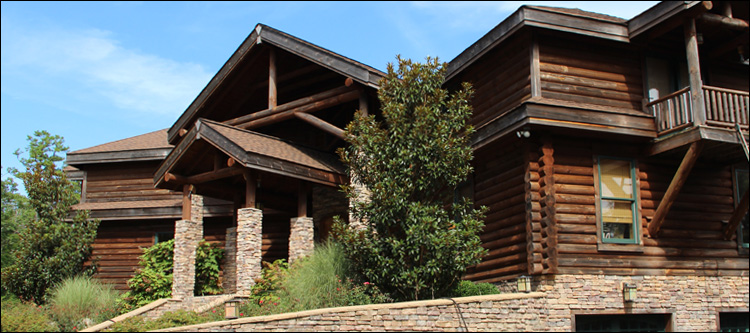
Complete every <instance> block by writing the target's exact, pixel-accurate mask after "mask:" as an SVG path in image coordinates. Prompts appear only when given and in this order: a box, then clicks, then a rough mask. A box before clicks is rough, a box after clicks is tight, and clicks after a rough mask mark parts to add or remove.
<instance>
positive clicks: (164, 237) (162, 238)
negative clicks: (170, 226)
mask: <svg viewBox="0 0 750 333" xmlns="http://www.w3.org/2000/svg"><path fill="white" fill-rule="evenodd" d="M172 239H174V232H157V233H156V234H154V244H158V243H161V242H166V241H169V240H172Z"/></svg>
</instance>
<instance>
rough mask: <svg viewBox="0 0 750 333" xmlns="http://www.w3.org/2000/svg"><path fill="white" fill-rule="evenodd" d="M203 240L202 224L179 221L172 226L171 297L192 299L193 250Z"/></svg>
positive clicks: (193, 277)
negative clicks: (172, 262)
mask: <svg viewBox="0 0 750 333" xmlns="http://www.w3.org/2000/svg"><path fill="white" fill-rule="evenodd" d="M202 238H203V223H202V222H199V221H191V220H179V221H177V222H175V225H174V266H173V267H174V271H173V275H172V279H173V283H172V297H173V298H175V299H185V298H190V297H193V293H194V290H195V250H196V249H197V248H198V243H199V242H200V240H201V239H202Z"/></svg>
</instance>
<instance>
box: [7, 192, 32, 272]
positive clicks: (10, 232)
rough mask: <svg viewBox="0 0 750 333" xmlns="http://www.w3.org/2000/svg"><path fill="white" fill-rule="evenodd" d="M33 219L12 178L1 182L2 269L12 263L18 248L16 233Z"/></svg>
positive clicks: (26, 202) (24, 198)
mask: <svg viewBox="0 0 750 333" xmlns="http://www.w3.org/2000/svg"><path fill="white" fill-rule="evenodd" d="M33 217H34V211H33V210H31V208H30V207H29V205H28V201H27V200H26V197H24V196H23V195H21V194H19V193H18V185H17V184H16V182H15V181H13V178H11V177H7V178H5V179H3V180H2V249H3V251H2V267H6V266H10V265H11V264H12V263H13V252H14V251H15V250H16V249H17V248H18V233H19V232H20V231H21V230H23V228H24V226H26V225H27V224H28V223H29V221H31V220H32V219H33Z"/></svg>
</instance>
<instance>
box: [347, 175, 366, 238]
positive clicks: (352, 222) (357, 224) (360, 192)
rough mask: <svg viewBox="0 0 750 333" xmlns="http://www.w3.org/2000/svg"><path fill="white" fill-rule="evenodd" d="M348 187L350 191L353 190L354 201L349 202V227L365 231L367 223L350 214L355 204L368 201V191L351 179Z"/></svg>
mask: <svg viewBox="0 0 750 333" xmlns="http://www.w3.org/2000/svg"><path fill="white" fill-rule="evenodd" d="M350 186H351V188H352V190H354V193H355V197H356V199H355V200H350V201H349V227H350V228H352V229H354V230H362V229H366V228H367V221H366V220H363V219H359V218H357V217H356V216H354V214H352V208H353V207H354V203H355V202H368V201H370V190H369V189H368V188H367V187H366V186H364V185H362V184H360V183H358V182H356V181H355V180H354V179H351V182H350Z"/></svg>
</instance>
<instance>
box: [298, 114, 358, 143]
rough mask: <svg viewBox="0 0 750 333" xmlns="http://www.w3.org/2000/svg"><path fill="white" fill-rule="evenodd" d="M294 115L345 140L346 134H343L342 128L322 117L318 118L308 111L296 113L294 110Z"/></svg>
mask: <svg viewBox="0 0 750 333" xmlns="http://www.w3.org/2000/svg"><path fill="white" fill-rule="evenodd" d="M294 116H295V117H297V118H299V119H302V120H304V121H306V122H307V123H309V124H310V125H313V126H315V127H317V128H319V129H322V130H324V131H326V132H328V133H331V134H333V135H334V136H336V137H338V138H339V139H342V140H346V135H344V130H342V129H340V128H338V127H336V126H334V125H331V123H328V122H326V121H325V120H323V119H320V118H318V117H316V116H313V115H311V114H309V113H298V112H295V113H294Z"/></svg>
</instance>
